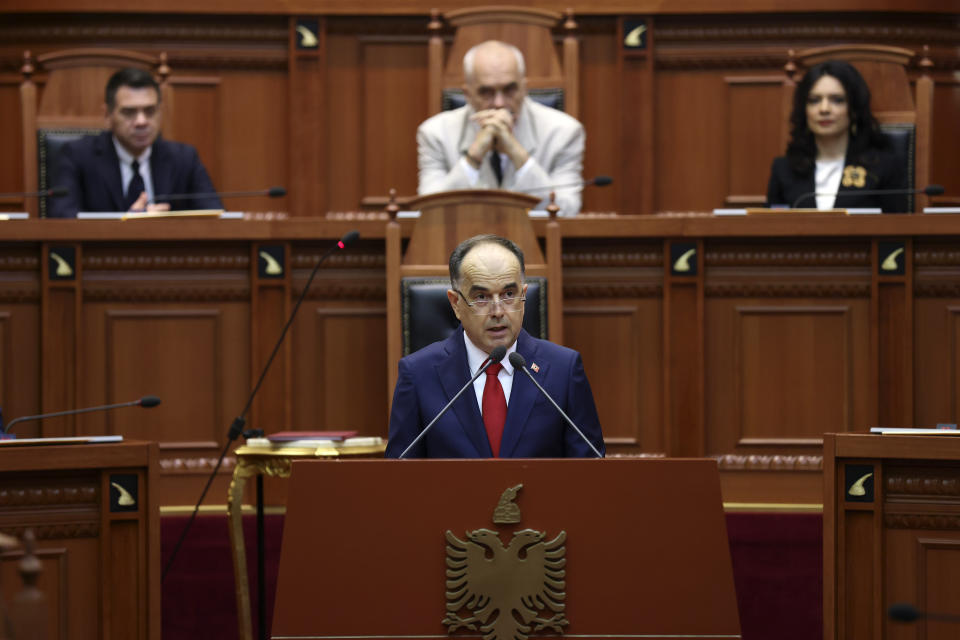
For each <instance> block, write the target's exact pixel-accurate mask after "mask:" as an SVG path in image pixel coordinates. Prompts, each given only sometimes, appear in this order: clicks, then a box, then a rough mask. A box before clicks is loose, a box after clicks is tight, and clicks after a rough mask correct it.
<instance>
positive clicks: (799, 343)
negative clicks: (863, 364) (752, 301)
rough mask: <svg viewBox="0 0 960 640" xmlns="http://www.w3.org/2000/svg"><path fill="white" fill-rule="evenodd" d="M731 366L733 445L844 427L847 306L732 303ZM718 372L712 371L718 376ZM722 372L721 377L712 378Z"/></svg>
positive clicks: (849, 371) (848, 380)
mask: <svg viewBox="0 0 960 640" xmlns="http://www.w3.org/2000/svg"><path fill="white" fill-rule="evenodd" d="M732 311H733V312H734V314H735V316H736V320H735V325H736V329H735V340H734V342H733V344H732V345H730V347H731V348H730V353H729V356H730V357H728V358H723V360H725V361H726V362H729V363H734V366H733V367H732V369H733V370H732V371H731V373H732V374H733V378H734V387H735V389H736V395H735V396H734V401H735V402H736V403H737V404H738V405H739V411H738V413H739V415H740V424H739V433H738V434H737V435H739V436H740V441H739V442H737V443H736V444H738V445H742V444H748V443H749V442H750V441H756V440H758V439H769V440H778V439H784V438H818V437H820V436H821V435H822V433H823V425H830V429H837V430H840V431H847V430H849V429H850V422H851V409H852V405H853V401H852V400H853V399H852V395H853V388H852V383H853V362H852V358H853V335H852V334H853V330H854V327H853V318H852V315H853V314H852V310H851V308H850V307H849V306H847V305H843V306H839V305H829V306H802V305H782V304H778V305H763V304H757V305H737V306H736V307H735V308H734V309H733V310H732ZM719 373H720V372H718V374H719ZM720 375H722V374H720Z"/></svg>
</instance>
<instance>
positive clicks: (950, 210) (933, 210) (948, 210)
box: [923, 207, 960, 213]
mask: <svg viewBox="0 0 960 640" xmlns="http://www.w3.org/2000/svg"><path fill="white" fill-rule="evenodd" d="M923 212H924V213H960V207H924V208H923Z"/></svg>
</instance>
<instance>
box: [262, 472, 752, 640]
mask: <svg viewBox="0 0 960 640" xmlns="http://www.w3.org/2000/svg"><path fill="white" fill-rule="evenodd" d="M427 487H432V488H434V489H436V490H425V488H427ZM510 488H514V493H515V494H516V497H515V499H514V500H510V502H509V503H507V505H505V508H504V511H508V510H510V507H515V509H516V514H517V519H516V520H512V521H510V523H503V522H502V521H498V520H497V518H496V515H495V508H496V507H497V506H498V500H499V499H501V495H502V494H507V493H508V491H506V490H509V489H510ZM665 489H666V490H665ZM318 496H322V502H323V505H324V508H323V509H318V508H317V502H318ZM626 505H629V508H627V507H626ZM491 518H493V519H492V520H491ZM653 522H655V523H657V526H650V523H653ZM477 529H486V530H488V531H490V532H491V533H493V534H494V535H496V536H498V537H499V539H500V541H501V544H504V546H506V544H510V539H511V535H514V536H516V534H517V533H518V532H520V531H521V530H524V529H528V530H529V529H532V530H534V531H535V532H540V533H541V537H542V540H543V542H544V543H549V541H551V540H554V539H555V538H557V537H558V536H559V535H560V534H561V532H563V533H564V535H565V543H564V545H565V546H564V556H563V558H564V561H563V562H562V566H563V569H564V572H565V574H564V575H563V581H564V584H563V585H562V586H561V587H560V589H562V591H563V593H564V602H565V605H566V608H565V609H564V610H560V611H553V612H551V611H542V612H541V617H542V618H550V617H551V616H552V615H553V614H554V613H557V614H560V613H562V614H563V615H562V616H558V618H560V617H562V618H563V619H565V620H566V621H567V624H566V625H564V626H563V627H562V629H563V634H564V635H566V634H569V635H571V636H573V637H577V636H589V637H597V638H603V637H623V635H622V634H628V635H634V636H637V635H639V636H640V637H644V638H650V639H651V640H653V639H664V640H665V639H666V638H676V637H698V638H717V639H719V638H736V637H738V636H739V634H740V623H739V619H738V614H737V603H736V597H735V593H734V588H733V586H734V585H733V572H732V567H731V562H730V547H729V543H728V541H727V534H726V525H725V521H724V516H723V509H722V505H721V502H720V488H719V483H718V482H717V470H716V466H715V465H714V463H713V461H711V460H375V461H374V460H371V461H350V460H345V461H341V462H324V461H312V460H304V461H296V462H294V463H293V474H292V477H291V480H290V499H289V503H288V509H287V515H286V518H285V520H284V530H283V546H282V549H281V554H280V570H279V576H278V580H277V599H276V607H275V611H274V618H273V629H272V633H273V634H274V636H277V637H318V636H320V637H331V636H339V637H344V636H347V637H356V636H362V637H382V636H387V637H417V638H427V637H435V636H437V635H441V634H445V633H446V630H447V627H446V626H445V624H444V623H443V622H441V621H442V620H443V619H444V613H445V607H444V604H445V602H446V601H447V600H446V596H445V594H446V593H448V591H447V585H450V584H451V582H452V580H451V578H452V576H451V572H454V571H456V569H457V568H459V567H462V566H463V563H456V562H454V563H453V564H451V563H450V561H449V560H448V561H447V564H446V566H445V563H444V559H445V556H446V551H445V543H444V535H445V532H446V535H450V534H452V535H455V536H456V537H457V538H458V539H461V540H463V539H465V538H466V537H467V532H471V531H476V530H477ZM448 539H449V538H448ZM523 539H524V537H523V536H520V537H513V541H514V543H513V544H511V548H512V553H517V552H518V551H519V549H518V548H517V547H518V545H517V544H516V542H520V541H521V540H523ZM526 539H527V540H530V538H526ZM478 542H480V541H478ZM528 544H533V541H532V540H530V542H529V543H528ZM496 546H497V543H496V541H493V544H492V547H493V548H492V549H491V550H490V551H489V552H486V553H487V554H489V555H488V558H489V560H487V561H486V562H484V564H488V563H489V562H493V563H494V566H495V567H496V569H495V570H497V569H498V570H499V571H500V572H502V573H498V574H497V576H496V578H494V580H495V579H497V578H499V579H501V580H502V579H503V576H504V574H506V576H509V577H511V578H513V579H514V580H515V581H516V583H517V584H518V585H524V584H528V583H526V582H525V580H527V579H529V578H527V577H526V576H524V577H519V576H517V574H513V575H512V576H511V574H510V573H509V569H507V570H504V568H503V567H504V565H506V564H507V562H503V563H502V564H499V566H497V560H495V559H494V558H496V557H498V556H501V554H500V553H499V552H498V551H499V550H498V549H497V548H496ZM473 553H474V552H471V555H473ZM484 553H485V551H484V550H483V548H482V547H481V548H480V551H479V555H480V556H481V557H483V555H484ZM520 553H523V555H522V556H521V557H522V558H525V559H528V560H529V561H530V562H529V563H525V564H533V563H534V562H535V560H534V558H536V557H537V556H536V553H537V548H535V547H534V548H533V549H532V550H530V551H529V555H526V553H525V552H520ZM510 554H511V552H510V551H506V550H504V552H503V553H502V556H506V557H507V558H509V557H510ZM540 561H541V562H542V560H540ZM469 562H470V561H469V560H467V563H469ZM559 562H560V561H558V564H559ZM468 566H469V565H468ZM541 570H542V569H541ZM521 571H522V570H520V571H518V573H520V572H521ZM705 575H708V576H710V579H709V580H704V579H703V576H705ZM534 579H535V582H534V584H539V583H540V582H541V580H536V576H534ZM492 581H493V580H491V578H486V579H483V578H481V579H480V580H477V581H476V582H474V577H473V576H471V577H470V578H468V587H467V588H469V589H475V588H476V587H477V585H480V588H481V589H482V588H483V585H489V584H490V582H492ZM453 590H454V589H450V591H453ZM371 594H381V595H382V596H383V597H381V598H379V599H378V601H377V604H376V609H377V615H370V607H371V597H372V596H371ZM389 594H392V597H391V595H389ZM541 598H543V600H545V599H546V598H545V596H541ZM537 600H538V599H533V600H531V601H528V604H529V603H530V602H534V603H536V602H537ZM543 600H541V607H540V608H541V609H545V607H543V606H542V602H543ZM494 602H496V600H494ZM501 602H502V600H501ZM692 602H695V603H697V604H696V609H697V611H696V615H690V607H691V603H692ZM481 604H482V603H481ZM468 606H469V605H468ZM476 608H477V609H479V608H480V607H479V606H477V607H476ZM534 608H535V609H536V608H537V607H534ZM517 609H518V610H520V607H519V606H518V607H517ZM446 613H447V614H448V615H449V614H454V613H459V614H460V615H461V616H462V617H464V618H466V617H468V616H469V615H471V612H468V611H467V610H466V608H464V610H463V611H459V610H455V611H449V612H446ZM473 613H474V614H475V613H477V611H476V610H474V612H473ZM490 613H492V610H491V611H490ZM509 615H510V614H509V611H505V610H503V609H501V610H500V612H499V620H500V621H501V622H503V621H504V619H505V617H506V616H509ZM494 619H496V617H495V616H489V620H487V622H491V621H492V620H494ZM527 619H528V620H529V617H528V618H527ZM478 626H479V625H478ZM507 629H509V626H507ZM495 631H496V633H497V637H511V636H510V634H509V632H508V631H507V630H505V629H504V626H499V627H498V628H497V629H496V630H495Z"/></svg>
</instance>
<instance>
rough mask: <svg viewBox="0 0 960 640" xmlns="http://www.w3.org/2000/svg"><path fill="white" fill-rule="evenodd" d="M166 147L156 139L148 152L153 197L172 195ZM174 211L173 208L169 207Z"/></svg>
mask: <svg viewBox="0 0 960 640" xmlns="http://www.w3.org/2000/svg"><path fill="white" fill-rule="evenodd" d="M166 151H167V149H166V147H164V146H163V145H162V144H161V140H160V138H159V137H158V138H157V140H156V142H154V143H153V151H151V152H150V178H151V179H152V180H153V196H154V198H156V196H158V195H163V194H169V193H174V189H173V175H172V170H173V163H171V162H168V161H167V156H166ZM170 208H171V209H176V207H175V206H172V205H171V207H170Z"/></svg>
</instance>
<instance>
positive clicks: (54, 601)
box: [0, 441, 160, 640]
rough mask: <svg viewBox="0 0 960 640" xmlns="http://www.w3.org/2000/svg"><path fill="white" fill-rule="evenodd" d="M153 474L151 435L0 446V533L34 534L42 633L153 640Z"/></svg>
mask: <svg viewBox="0 0 960 640" xmlns="http://www.w3.org/2000/svg"><path fill="white" fill-rule="evenodd" d="M158 475H159V470H158V463H157V443H155V442H133V441H127V442H119V443H115V444H72V445H37V446H28V445H3V446H0V532H3V533H7V534H12V535H17V536H19V535H22V533H23V531H24V530H26V529H27V528H30V529H32V530H33V532H34V535H35V536H36V537H37V549H36V555H37V557H38V558H39V559H40V562H41V564H42V570H41V573H40V580H39V584H38V586H39V587H40V589H41V591H43V593H44V596H45V597H46V601H47V612H48V614H49V619H48V625H47V632H46V637H47V638H48V639H49V640H55V639H60V638H102V639H114V638H115V639H117V640H121V639H122V640H127V639H135V640H160V520H159V518H160V511H159V508H158V505H157V500H156V498H155V492H156V484H157V482H156V481H157V476H158ZM21 555H22V553H21V552H7V553H4V554H2V555H0V572H2V573H3V578H2V579H0V584H2V585H3V586H4V589H12V588H13V587H14V586H15V585H16V584H18V583H19V580H18V579H17V580H15V579H14V578H16V577H17V575H16V572H17V562H18V561H19V559H20V556H21ZM11 593H12V592H11ZM11 593H7V594H5V595H6V596H8V601H9V596H10V595H11ZM0 632H2V630H0Z"/></svg>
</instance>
